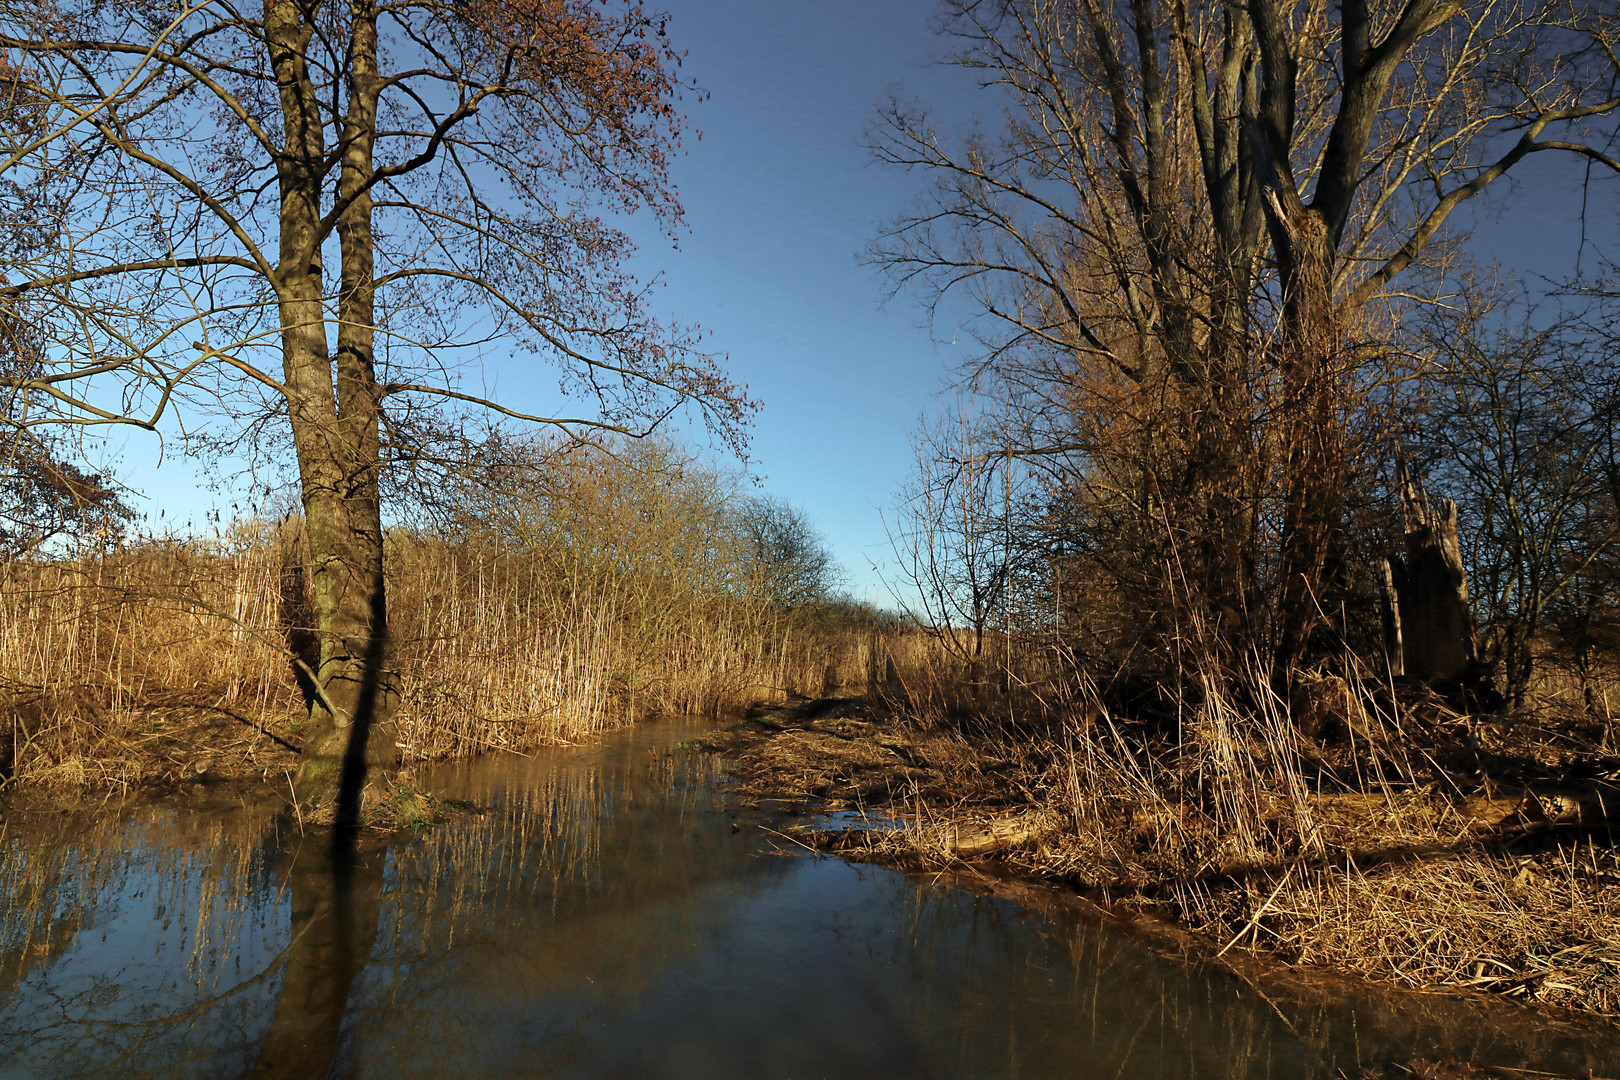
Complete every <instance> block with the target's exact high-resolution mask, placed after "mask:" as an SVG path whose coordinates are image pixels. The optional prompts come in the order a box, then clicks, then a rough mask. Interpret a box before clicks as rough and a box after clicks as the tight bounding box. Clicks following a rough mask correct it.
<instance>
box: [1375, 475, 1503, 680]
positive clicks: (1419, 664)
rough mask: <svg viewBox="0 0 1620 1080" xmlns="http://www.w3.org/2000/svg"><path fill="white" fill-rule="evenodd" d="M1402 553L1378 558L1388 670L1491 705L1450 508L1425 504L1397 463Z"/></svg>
mask: <svg viewBox="0 0 1620 1080" xmlns="http://www.w3.org/2000/svg"><path fill="white" fill-rule="evenodd" d="M1396 475H1397V477H1398V480H1399V483H1400V495H1401V511H1402V516H1403V517H1404V518H1405V536H1404V540H1405V545H1404V546H1405V549H1406V556H1405V558H1402V557H1401V556H1399V555H1394V556H1391V557H1390V558H1388V559H1386V560H1384V588H1383V615H1384V648H1385V651H1386V652H1387V654H1388V656H1389V665H1390V672H1391V674H1393V675H1396V676H1402V675H1404V676H1406V677H1407V678H1410V679H1415V680H1418V681H1420V682H1423V683H1425V684H1427V685H1429V686H1431V687H1433V688H1434V689H1436V690H1438V691H1441V692H1442V693H1448V694H1451V693H1458V692H1462V693H1464V694H1467V695H1469V696H1471V697H1473V698H1474V699H1475V703H1476V704H1487V705H1488V707H1495V705H1496V703H1497V702H1499V701H1500V699H1501V695H1500V694H1497V693H1496V691H1495V688H1494V687H1492V686H1491V685H1490V671H1489V668H1488V667H1487V665H1485V664H1483V663H1481V662H1480V659H1479V646H1478V639H1477V637H1476V634H1475V629H1474V613H1473V610H1472V609H1471V608H1470V607H1469V604H1468V572H1467V570H1466V569H1465V568H1464V567H1463V560H1462V545H1461V543H1460V541H1459V539H1458V535H1457V504H1456V502H1454V501H1453V500H1451V499H1441V500H1439V501H1438V503H1437V504H1431V503H1430V501H1429V494H1428V492H1427V491H1425V490H1424V487H1423V483H1422V481H1420V480H1417V479H1415V478H1414V477H1413V476H1412V474H1411V471H1410V470H1409V469H1408V468H1407V467H1406V463H1405V462H1398V463H1397V464H1396Z"/></svg>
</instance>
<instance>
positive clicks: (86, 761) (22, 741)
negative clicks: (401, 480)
mask: <svg viewBox="0 0 1620 1080" xmlns="http://www.w3.org/2000/svg"><path fill="white" fill-rule="evenodd" d="M388 544H389V556H390V558H389V565H390V576H389V582H388V587H389V598H390V630H391V634H392V639H393V643H394V650H395V651H394V662H395V665H396V668H397V670H398V673H399V678H400V687H401V691H402V699H401V705H400V712H399V729H398V730H399V744H400V750H401V753H402V756H403V758H404V760H405V761H406V762H407V763H409V762H416V761H426V760H433V759H438V758H444V757H450V756H456V755H464V754H472V753H480V752H484V751H491V750H496V751H513V752H522V751H525V750H527V749H530V748H533V747H536V746H540V745H544V744H548V743H559V742H572V741H577V740H579V739H582V738H587V737H590V736H591V735H593V734H594V733H597V732H600V731H603V730H605V729H608V728H612V727H615V726H618V725H621V724H624V723H627V722H631V721H634V720H639V719H643V718H645V717H647V716H649V715H656V714H661V713H668V714H673V713H690V712H698V713H709V714H713V713H719V712H722V711H725V710H729V709H740V708H745V707H747V706H749V705H752V704H755V703H757V702H761V701H780V700H784V699H785V698H786V697H787V696H789V695H792V694H819V693H822V692H824V691H826V690H827V689H829V688H830V686H831V685H835V684H837V683H839V682H840V681H844V680H855V679H858V678H861V677H863V676H864V665H865V663H866V661H865V660H864V658H863V653H862V652H861V648H862V646H861V645H860V644H859V642H858V641H855V639H854V638H855V636H852V635H850V634H849V633H847V632H846V629H847V628H846V627H845V626H844V624H843V622H842V621H841V620H842V619H843V618H844V616H843V615H842V614H840V613H839V612H837V611H833V612H831V613H829V612H828V611H818V610H798V611H788V610H783V609H781V608H778V607H775V606H773V605H771V604H769V603H766V602H764V601H762V600H760V599H759V598H757V597H752V596H749V595H747V594H746V593H741V594H737V593H724V592H720V593H717V592H715V591H712V590H709V591H705V590H701V589H698V590H694V589H691V588H684V587H682V586H681V585H680V583H679V582H676V581H667V580H665V581H652V582H649V581H647V580H644V579H641V578H637V577H633V576H619V577H617V578H615V577H608V576H604V575H601V574H593V573H591V572H590V570H589V568H588V567H585V566H579V567H575V568H573V570H572V571H571V572H562V573H559V572H557V570H556V567H555V565H554V563H546V562H542V561H540V560H536V559H533V558H530V557H527V556H526V555H525V554H524V553H522V552H513V551H507V550H502V549H501V548H499V547H498V546H495V545H490V544H480V543H476V542H468V541H465V540H464V541H462V542H459V543H456V542H450V541H446V540H443V539H439V538H434V537H427V536H422V535H420V534H415V533H409V532H396V533H393V534H391V535H390V536H389V537H388ZM303 558H304V556H303V554H302V551H301V543H300V537H299V534H298V529H297V527H296V524H295V523H294V524H275V523H264V522H244V523H239V524H238V525H237V526H235V527H234V528H233V529H231V530H230V532H229V533H227V534H226V535H225V536H224V537H223V538H222V539H219V540H214V541H199V540H188V541H148V542H143V543H141V544H139V545H135V546H132V547H131V548H129V549H128V550H125V551H121V552H107V553H101V554H96V555H91V556H88V557H84V558H75V559H58V560H35V561H22V562H16V563H12V564H10V565H9V566H7V567H6V568H5V569H4V570H3V571H0V575H3V576H0V779H3V782H5V783H8V784H26V785H43V786H52V787H97V788H111V789H114V790H122V791H127V790H129V789H131V788H133V787H135V786H137V785H140V784H143V783H150V782H153V781H177V780H186V779H195V778H199V777H202V778H207V777H209V776H215V775H225V776H229V775H244V774H251V773H258V774H259V775H261V776H265V777H272V776H274V775H275V774H277V773H278V772H282V771H287V770H290V769H293V768H296V754H295V752H294V751H295V748H296V747H297V745H298V743H299V740H300V732H301V727H302V719H303V716H304V711H305V710H304V704H303V700H302V697H301V695H300V693H299V691H298V688H297V685H296V683H295V681H294V679H293V675H292V668H291V665H290V661H289V655H290V654H289V645H288V642H289V634H290V633H292V632H293V631H295V630H296V628H297V627H298V626H299V624H300V623H303V622H306V621H307V618H308V617H307V614H304V612H306V611H307V598H306V597H305V596H304V591H303V590H304V585H303V582H304V580H305V579H306V574H305V572H304V566H303Z"/></svg>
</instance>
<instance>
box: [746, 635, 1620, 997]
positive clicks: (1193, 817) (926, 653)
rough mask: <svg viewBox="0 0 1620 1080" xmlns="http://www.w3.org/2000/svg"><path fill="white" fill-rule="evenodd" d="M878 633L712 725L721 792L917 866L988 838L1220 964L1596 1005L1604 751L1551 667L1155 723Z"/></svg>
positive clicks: (1327, 680) (973, 856) (1605, 951)
mask: <svg viewBox="0 0 1620 1080" xmlns="http://www.w3.org/2000/svg"><path fill="white" fill-rule="evenodd" d="M885 644H886V646H887V652H886V664H885V668H886V670H885V671H884V672H883V673H882V674H883V675H884V676H885V677H883V678H881V679H879V680H877V681H875V682H874V684H873V686H872V692H871V694H870V695H869V696H868V697H867V698H866V699H864V700H860V701H856V700H853V699H852V700H847V701H844V702H840V703H837V704H836V705H825V704H824V705H821V706H819V707H817V708H813V709H808V710H806V709H803V708H801V709H798V710H796V711H795V710H789V711H785V712H778V713H775V714H771V715H767V716H765V717H762V718H761V719H760V720H759V721H757V722H756V723H755V725H753V729H752V730H743V731H739V732H738V733H737V734H735V735H733V736H732V737H731V742H730V743H729V744H723V748H726V749H729V750H730V752H731V753H732V755H733V756H734V758H735V760H736V762H737V767H738V770H739V772H740V774H741V777H742V781H741V784H740V786H739V793H740V794H741V795H742V796H744V797H747V798H754V799H759V798H778V799H787V800H790V801H800V802H807V801H809V800H819V801H820V803H821V804H822V805H825V806H829V807H832V808H839V809H842V808H860V809H870V810H873V811H874V812H875V816H874V817H873V818H872V819H871V821H869V822H868V826H869V827H866V828H861V829H854V830H848V831H833V832H829V831H827V829H826V827H825V826H809V827H807V828H805V829H803V830H798V831H796V832H795V837H796V839H798V840H800V841H801V842H804V843H807V844H811V845H813V846H818V847H825V848H832V849H837V850H840V851H843V852H845V853H847V854H855V855H856V856H857V857H862V858H871V859H878V860H882V861H888V862H892V863H897V864H900V865H904V866H909V867H912V868H916V869H925V868H926V869H941V868H945V867H949V866H952V865H957V866H960V865H964V863H965V864H968V865H971V864H972V863H973V862H974V861H975V860H977V859H979V858H981V857H984V856H994V857H995V858H996V860H997V868H998V872H1000V873H1008V872H1011V873H1015V874H1020V875H1028V876H1032V877H1036V878H1039V879H1043V880H1047V881H1050V882H1054V883H1058V884H1061V885H1063V886H1065V887H1069V888H1078V889H1080V890H1081V891H1082V892H1084V893H1085V894H1087V895H1090V896H1092V897H1094V898H1096V899H1098V900H1101V901H1103V902H1105V903H1108V904H1111V905H1113V906H1114V907H1115V908H1116V910H1121V911H1128V912H1134V913H1137V914H1138V915H1147V916H1151V917H1153V918H1155V919H1159V920H1168V921H1169V922H1171V923H1174V924H1176V925H1179V926H1180V927H1183V928H1185V929H1189V930H1192V931H1194V932H1195V935H1196V937H1197V938H1198V940H1199V941H1200V942H1201V943H1202V944H1201V945H1199V946H1198V949H1199V951H1201V952H1202V954H1203V956H1204V957H1205V958H1206V959H1220V960H1221V961H1222V962H1223V963H1230V962H1237V961H1239V960H1240V959H1241V962H1242V963H1243V964H1250V963H1253V962H1254V960H1255V959H1257V958H1267V959H1268V960H1269V961H1277V960H1280V961H1283V962H1284V963H1286V964H1288V965H1291V966H1292V967H1293V968H1294V969H1295V970H1317V971H1336V972H1347V973H1350V974H1353V975H1357V976H1362V977H1365V978H1369V979H1373V980H1377V981H1381V982H1385V983H1392V984H1395V985H1399V986H1404V987H1409V988H1415V989H1441V988H1444V989H1447V990H1453V991H1455V990H1461V991H1491V992H1494V993H1497V994H1501V995H1506V996H1509V997H1512V998H1516V999H1519V1000H1521V1001H1525V1002H1529V1003H1533V1004H1535V1005H1536V1006H1538V1007H1541V1008H1551V1009H1555V1010H1576V1011H1578V1012H1581V1013H1583V1014H1586V1015H1592V1014H1597V1015H1600V1016H1603V1017H1607V1018H1611V1019H1613V1018H1615V1017H1620V892H1617V891H1616V890H1615V888H1614V886H1615V884H1616V883H1620V855H1617V853H1616V851H1615V849H1614V845H1613V840H1612V836H1611V832H1610V827H1611V820H1612V811H1611V808H1613V807H1616V806H1620V759H1616V758H1615V757H1614V756H1613V755H1612V754H1611V753H1610V752H1609V750H1608V748H1607V747H1608V742H1607V739H1608V738H1609V729H1608V725H1607V724H1601V723H1594V722H1592V720H1591V719H1590V718H1589V717H1588V716H1587V715H1586V714H1584V713H1581V712H1577V711H1572V710H1569V709H1567V708H1563V707H1560V703H1559V700H1558V698H1557V696H1556V691H1557V689H1558V688H1557V687H1556V686H1551V685H1548V686H1543V687H1542V688H1541V691H1542V693H1541V695H1540V697H1539V698H1538V701H1539V703H1540V705H1541V708H1540V709H1539V711H1532V710H1529V709H1526V710H1524V711H1522V712H1520V713H1515V714H1510V715H1506V716H1501V717H1487V718H1478V717H1475V718H1470V717H1467V716H1464V715H1461V714H1459V713H1457V712H1454V711H1453V710H1451V709H1450V708H1448V707H1447V705H1446V704H1445V702H1443V701H1442V700H1440V699H1439V698H1437V697H1435V696H1434V695H1432V694H1430V693H1428V692H1426V691H1419V690H1417V689H1415V688H1408V687H1402V686H1396V687H1389V686H1376V685H1370V684H1367V683H1363V682H1360V681H1359V680H1355V679H1351V680H1346V679H1343V678H1336V677H1332V676H1319V677H1318V682H1317V684H1316V686H1315V688H1314V692H1313V693H1312V694H1311V695H1308V698H1309V703H1308V704H1307V705H1302V706H1296V707H1295V708H1294V709H1293V710H1290V709H1289V708H1287V707H1286V706H1285V705H1284V704H1283V703H1282V702H1280V701H1279V700H1278V699H1277V698H1275V697H1274V696H1271V695H1270V694H1269V692H1267V691H1265V690H1263V689H1262V690H1259V691H1251V694H1252V696H1251V697H1250V698H1249V699H1248V700H1246V701H1237V700H1234V698H1233V697H1232V696H1231V695H1229V694H1228V693H1226V692H1224V690H1223V689H1221V688H1224V687H1228V686H1231V685H1237V684H1240V680H1222V681H1220V682H1215V681H1213V680H1211V681H1209V682H1208V683H1206V684H1205V685H1204V686H1203V687H1202V688H1201V690H1200V694H1199V696H1198V697H1197V698H1196V699H1195V698H1194V697H1193V696H1192V694H1190V693H1189V694H1188V695H1187V696H1186V698H1185V700H1186V701H1187V702H1188V706H1187V712H1186V714H1185V715H1183V716H1181V717H1180V718H1179V723H1177V722H1171V721H1167V719H1166V718H1165V717H1163V716H1148V715H1146V714H1142V715H1134V716H1133V715H1130V714H1128V713H1127V712H1126V711H1125V710H1122V709H1120V708H1119V707H1118V706H1117V705H1116V706H1114V707H1110V706H1109V705H1107V704H1105V697H1104V695H1103V694H1102V693H1101V692H1100V691H1099V690H1098V688H1096V687H1095V686H1092V685H1089V684H1086V683H1084V682H1071V683H1069V684H1068V685H1064V684H1063V683H1062V681H1061V680H1060V679H1058V678H1057V677H1056V673H1057V672H1058V671H1060V670H1061V665H1058V664H1043V663H1042V662H1040V659H1039V658H1038V657H1035V656H1030V657H1026V658H1025V660H1026V662H1025V663H1023V664H1021V665H1019V670H1020V671H1021V672H1022V674H1023V675H1025V676H1030V675H1033V674H1041V675H1042V676H1043V679H1042V680H1041V681H1037V680H1036V679H1034V678H1025V679H1024V680H1023V682H1022V684H1021V685H1020V682H1019V680H1018V679H1010V678H1005V676H1004V681H999V685H998V680H995V679H992V680H990V681H988V682H984V683H980V684H979V685H978V686H977V687H975V686H974V685H972V684H971V683H970V682H969V681H968V680H967V678H966V677H965V676H966V672H965V671H964V670H962V669H961V668H960V667H953V665H952V661H951V659H950V656H949V651H948V650H946V649H944V648H942V647H941V646H940V645H939V644H938V643H937V642H935V641H933V640H932V639H930V638H929V636H928V635H925V634H922V633H912V634H908V635H899V636H891V637H889V638H888V639H887V640H886V642H885ZM1248 685H1249V686H1251V687H1252V686H1253V685H1254V683H1253V681H1252V680H1251V681H1250V682H1249V683H1248ZM1262 685H1263V684H1262ZM1002 687H1007V688H1006V689H1003V688H1002Z"/></svg>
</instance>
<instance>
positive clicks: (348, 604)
mask: <svg viewBox="0 0 1620 1080" xmlns="http://www.w3.org/2000/svg"><path fill="white" fill-rule="evenodd" d="M361 18H362V19H364V13H361ZM313 24H314V15H313V12H312V11H311V10H310V9H309V8H307V7H304V6H303V5H302V4H299V3H296V2H295V3H276V4H272V5H267V8H266V12H265V36H266V40H267V42H268V43H269V45H270V52H271V63H272V64H273V66H274V69H275V72H276V81H277V84H278V86H279V88H280V93H281V111H282V117H283V121H284V123H285V126H286V133H287V136H286V146H285V149H284V152H283V154H282V156H281V160H280V162H279V163H278V166H279V168H278V171H279V180H280V190H281V236H280V240H281V259H280V264H279V265H278V267H277V288H278V293H279V297H278V298H279V301H280V304H279V306H280V312H281V325H282V362H283V366H284V371H285V378H284V381H285V386H286V393H287V407H288V414H289V420H290V422H291V427H292V432H293V444H294V446H295V448H296V450H297V455H298V471H299V479H300V481H301V487H302V496H303V504H304V522H305V527H306V529H307V531H308V535H309V551H310V562H311V573H310V585H311V589H312V591H313V593H314V603H315V625H316V632H317V634H318V636H319V638H320V666H319V667H318V669H317V670H316V680H315V682H316V695H315V700H314V701H313V703H312V704H311V706H310V717H309V725H308V727H307V728H306V735H305V739H304V760H303V764H302V765H301V767H300V768H299V772H298V779H297V782H296V785H295V787H296V791H297V795H298V799H299V801H300V802H305V803H309V804H312V805H314V806H333V807H334V809H335V812H336V821H337V824H338V825H340V826H345V827H353V826H355V825H358V824H359V820H360V807H361V803H362V801H363V793H364V789H365V787H366V784H367V782H368V777H371V776H374V775H375V773H374V772H373V770H372V769H371V768H369V767H368V766H377V765H381V766H386V765H388V764H391V763H392V761H393V758H394V756H395V751H394V740H393V738H392V732H391V723H390V722H391V720H392V713H393V708H394V704H395V700H394V699H395V695H394V692H393V683H392V680H391V678H390V677H389V675H388V665H387V658H388V620H387V606H386V600H385V594H384V584H383V550H382V522H381V512H380V507H379V501H378V469H379V456H380V452H379V441H378V413H379V406H380V398H379V394H378V391H377V386H376V381H375V378H374V375H373V372H372V369H371V359H372V295H373V290H372V256H371V231H370V212H371V211H370V201H369V198H365V197H360V198H355V197H354V196H355V194H356V192H357V191H358V190H359V189H360V188H361V187H363V185H364V182H365V180H366V179H368V178H369V176H370V159H371V144H370V139H369V130H370V123H369V114H367V113H365V112H364V110H367V109H370V110H372V111H373V112H374V109H375V86H374V84H375V71H376V65H375V60H376V37H375V33H374V32H373V33H370V34H368V33H366V28H365V27H361V26H356V27H355V29H354V31H353V33H352V34H351V41H352V44H351V52H352V53H356V54H358V55H352V56H351V57H350V62H351V65H352V64H355V63H357V62H358V63H360V64H367V62H368V61H369V65H368V66H367V67H366V68H364V69H363V70H362V71H361V72H360V73H358V78H357V82H359V83H360V85H361V86H362V87H363V91H362V92H361V93H359V94H354V93H353V91H352V88H351V95H352V98H353V99H355V100H351V104H350V113H349V116H348V117H347V118H346V124H345V131H344V142H345V145H344V153H343V162H342V167H343V184H342V185H341V186H340V193H339V198H340V199H344V198H347V199H348V200H349V201H348V213H347V214H346V215H345V216H344V229H343V230H342V234H341V239H342V241H343V245H342V246H343V250H344V266H343V278H344V286H345V289H344V292H343V295H342V298H341V314H342V315H343V319H341V320H340V325H341V327H342V328H341V329H340V331H339V340H338V346H339V348H338V356H337V365H336V366H337V371H336V384H335V385H334V379H333V375H334V372H333V358H332V357H331V355H330V353H329V352H328V343H327V338H326V325H327V315H326V310H325V304H324V297H323V268H322V264H321V253H320V236H321V235H322V229H321V227H320V222H321V190H322V186H323V177H324V174H325V169H326V168H327V166H326V162H325V147H324V144H323V143H324V140H323V133H322V130H321V125H320V115H321V114H320V112H319V103H318V102H317V101H316V99H315V95H316V90H315V87H314V85H313V84H312V82H311V80H310V76H309V71H308V67H307V63H306V61H305V56H306V55H307V52H306V50H307V47H308V45H309V41H310V38H311V35H312V33H313ZM373 29H374V28H373ZM368 71H369V75H368V74H367V72H368ZM357 113H360V115H358V116H357V115H356V114H357ZM358 126H364V127H365V128H366V132H367V135H365V136H359V135H357V133H356V128H357V127H358ZM374 729H380V730H378V731H377V732H376V734H375V735H374Z"/></svg>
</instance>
